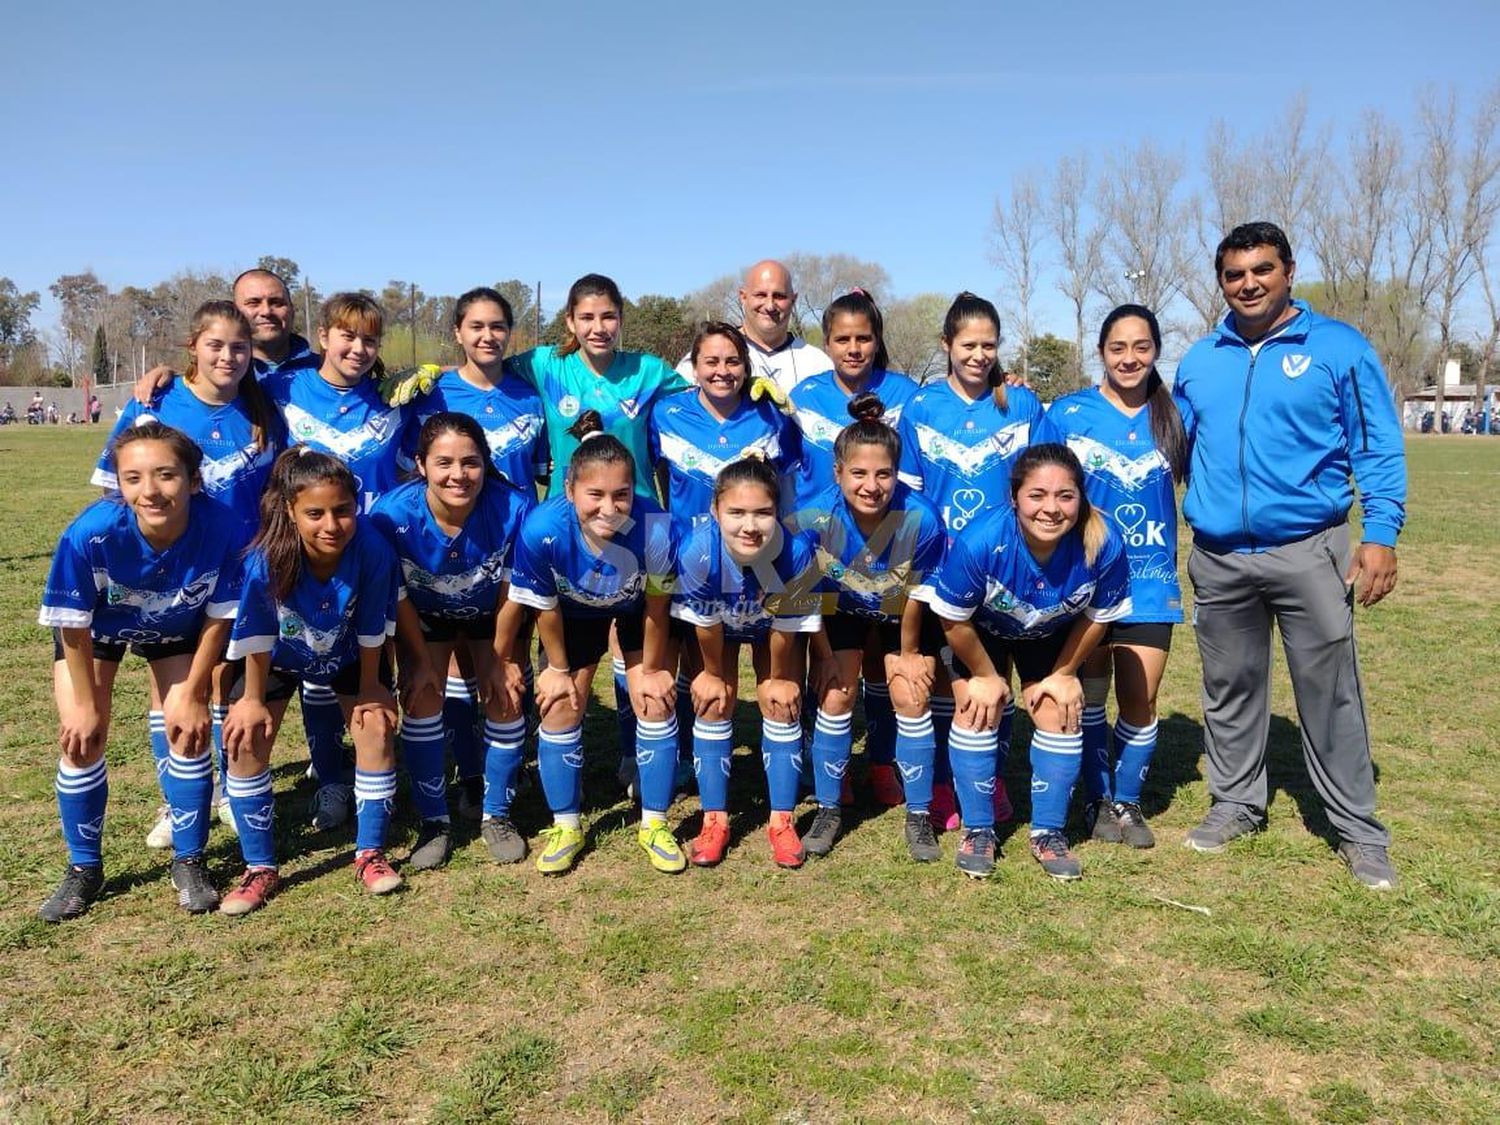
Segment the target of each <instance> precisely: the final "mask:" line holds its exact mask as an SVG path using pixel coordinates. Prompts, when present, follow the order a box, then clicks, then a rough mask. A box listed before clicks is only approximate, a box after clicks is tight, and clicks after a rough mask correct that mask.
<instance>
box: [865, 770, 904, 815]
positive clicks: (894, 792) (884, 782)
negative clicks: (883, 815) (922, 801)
mask: <svg viewBox="0 0 1500 1125" xmlns="http://www.w3.org/2000/svg"><path fill="white" fill-rule="evenodd" d="M869 778H870V790H871V793H872V795H873V796H874V798H875V803H876V804H877V805H883V806H884V807H886V808H888V809H893V808H895V807H896V806H897V805H899V804H901V803H902V802H904V801H905V800H906V794H905V793H904V792H903V791H902V789H901V783H900V782H899V781H897V780H896V767H895V766H885V765H877V766H871V767H870V774H869Z"/></svg>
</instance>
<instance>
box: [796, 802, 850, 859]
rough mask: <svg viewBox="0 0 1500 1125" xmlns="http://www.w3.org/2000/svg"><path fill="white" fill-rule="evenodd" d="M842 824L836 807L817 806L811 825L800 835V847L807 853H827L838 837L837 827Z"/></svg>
mask: <svg viewBox="0 0 1500 1125" xmlns="http://www.w3.org/2000/svg"><path fill="white" fill-rule="evenodd" d="M843 825H844V821H843V817H842V816H841V815H840V814H839V810H838V809H825V808H823V807H822V806H819V808H818V812H817V815H816V816H814V817H813V822H812V827H811V828H809V829H808V830H807V835H805V836H803V837H802V847H803V849H804V850H805V851H806V852H807V854H808V855H827V854H828V853H829V852H831V851H833V842H834V841H835V840H837V839H838V838H839V829H840V828H842V827H843Z"/></svg>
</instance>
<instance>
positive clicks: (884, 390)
mask: <svg viewBox="0 0 1500 1125" xmlns="http://www.w3.org/2000/svg"><path fill="white" fill-rule="evenodd" d="M864 389H865V390H866V391H869V392H870V393H871V394H875V395H879V396H880V401H881V402H883V403H884V404H885V416H884V420H885V422H886V424H887V425H889V426H890V427H891V428H893V429H894V428H896V426H897V425H898V424H899V423H900V421H901V413H902V410H903V409H904V408H905V406H906V403H907V400H909V399H910V398H911V397H912V396H913V395H915V394H916V393H917V384H916V383H914V382H912V381H911V380H910V379H908V378H907V377H906V376H905V375H903V374H901V373H900V372H899V371H882V370H880V369H879V368H877V369H876V370H874V371H872V372H870V377H869V379H868V380H866V382H865V388H864ZM853 397H854V396H853V395H851V394H849V393H848V392H846V391H845V390H844V388H843V386H842V385H841V384H840V383H839V381H838V378H837V376H836V375H835V374H834V373H833V372H832V371H825V372H823V373H822V374H821V375H814V376H812V377H811V378H809V379H803V380H802V382H800V383H798V384H797V385H796V386H795V387H793V388H792V393H791V400H792V405H793V406H795V407H796V408H797V425H798V426H799V427H800V428H801V430H802V467H801V469H800V470H799V471H798V474H797V497H796V501H797V505H798V506H799V507H806V506H807V505H806V500H807V499H808V498H809V497H811V496H813V495H814V494H815V493H818V492H821V491H823V489H825V488H827V487H828V486H829V484H830V483H832V481H833V443H834V442H835V441H836V440H838V436H839V433H840V432H841V431H842V430H843V428H844V427H845V426H847V425H848V424H849V423H850V422H852V421H854V419H853V418H851V417H849V400H850V399H852V398H853Z"/></svg>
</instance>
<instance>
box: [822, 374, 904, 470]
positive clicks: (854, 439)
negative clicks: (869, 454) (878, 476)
mask: <svg viewBox="0 0 1500 1125" xmlns="http://www.w3.org/2000/svg"><path fill="white" fill-rule="evenodd" d="M849 415H850V417H852V418H853V419H854V421H853V422H850V423H849V424H848V425H847V426H845V427H844V428H843V429H842V430H840V431H839V436H838V437H837V438H835V439H834V442H833V459H834V461H835V462H837V463H838V464H840V465H842V464H843V463H844V462H846V461H847V460H848V459H849V458H850V457H852V456H853V455H854V447H855V446H857V445H878V446H880V447H881V448H882V449H884V450H885V451H886V453H888V454H890V458H891V464H892V465H899V464H900V463H901V436H900V435H899V434H898V433H896V431H895V430H893V429H891V427H890V426H888V425H886V424H885V423H884V422H883V421H881V419H882V418H883V417H884V416H885V403H883V402H881V401H880V396H879V395H877V394H873V393H872V392H870V391H865V392H864V393H863V394H858V395H855V396H854V397H853V398H851V399H850V400H849Z"/></svg>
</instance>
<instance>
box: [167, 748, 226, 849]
mask: <svg viewBox="0 0 1500 1125" xmlns="http://www.w3.org/2000/svg"><path fill="white" fill-rule="evenodd" d="M162 789H163V790H164V791H165V792H166V795H167V813H168V815H169V816H171V818H172V854H173V855H175V856H176V857H177V858H178V859H188V858H190V857H192V856H201V855H203V849H204V848H205V847H207V846H208V828H209V824H210V818H211V816H212V808H213V800H214V760H213V757H212V755H209V754H202V755H199V756H198V757H196V758H179V757H178V756H177V755H176V754H169V755H168V756H167V772H166V773H164V774H162Z"/></svg>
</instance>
